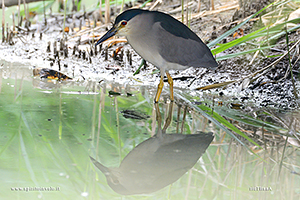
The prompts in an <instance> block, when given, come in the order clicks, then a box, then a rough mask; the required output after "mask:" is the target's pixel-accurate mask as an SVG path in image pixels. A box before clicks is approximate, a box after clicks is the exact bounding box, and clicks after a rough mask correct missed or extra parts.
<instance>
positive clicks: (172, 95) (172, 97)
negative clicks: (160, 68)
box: [166, 72, 174, 101]
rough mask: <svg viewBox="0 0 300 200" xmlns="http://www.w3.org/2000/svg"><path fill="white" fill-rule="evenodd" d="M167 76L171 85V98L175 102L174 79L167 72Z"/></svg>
mask: <svg viewBox="0 0 300 200" xmlns="http://www.w3.org/2000/svg"><path fill="white" fill-rule="evenodd" d="M166 74H167V77H168V83H169V85H170V98H171V101H174V94H173V79H172V77H171V76H170V74H169V72H166Z"/></svg>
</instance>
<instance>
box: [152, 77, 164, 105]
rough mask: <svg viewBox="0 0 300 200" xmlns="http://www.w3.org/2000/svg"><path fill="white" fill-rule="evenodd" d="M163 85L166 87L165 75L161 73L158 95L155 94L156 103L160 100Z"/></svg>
mask: <svg viewBox="0 0 300 200" xmlns="http://www.w3.org/2000/svg"><path fill="white" fill-rule="evenodd" d="M163 87H164V75H161V77H160V81H159V84H158V87H157V92H156V95H155V99H154V102H155V103H157V102H158V100H159V97H160V94H161V92H162V89H163Z"/></svg>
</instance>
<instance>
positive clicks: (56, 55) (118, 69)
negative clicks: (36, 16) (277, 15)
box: [0, 1, 299, 109]
mask: <svg viewBox="0 0 300 200" xmlns="http://www.w3.org/2000/svg"><path fill="white" fill-rule="evenodd" d="M179 3H180V2H179V1H178V2H169V1H164V2H163V4H161V5H159V6H158V7H156V9H158V10H161V11H165V12H169V13H172V15H173V16H174V17H176V18H178V17H179V18H180V16H181V12H180V10H179V11H177V12H173V10H174V9H178V8H180V4H179ZM264 5H266V2H264V3H260V2H257V3H253V4H251V5H245V8H243V9H240V10H239V11H237V10H236V9H229V10H227V11H226V12H220V13H218V14H210V15H203V16H201V17H194V18H192V20H191V21H190V25H191V29H192V30H193V31H195V32H196V33H197V34H198V35H199V36H200V37H201V38H202V39H203V41H205V42H208V41H211V40H213V39H214V38H215V37H218V36H219V35H221V34H223V33H224V32H225V31H227V30H229V29H230V28H231V27H232V26H234V25H235V24H236V23H232V22H235V21H238V20H239V19H242V18H243V17H244V15H246V16H248V15H249V14H252V13H255V12H256V11H257V10H259V9H261V8H262V7H263V6H264ZM189 6H190V8H192V9H197V5H196V4H191V5H189ZM127 7H130V5H127ZM149 7H150V6H148V7H147V8H149ZM206 7H207V5H206ZM203 9H206V8H205V7H203ZM245 10H246V11H245ZM112 11H115V9H114V8H112ZM115 13H116V12H112V14H115ZM114 17H115V15H113V16H112V19H114ZM96 18H97V11H91V12H85V13H80V12H78V13H74V14H68V15H67V18H66V21H65V27H66V28H65V29H63V27H64V17H63V15H51V16H49V17H48V18H47V20H46V21H47V24H45V20H41V21H38V22H37V23H36V24H32V25H31V26H30V28H25V27H24V28H23V27H22V26H20V27H16V29H17V32H16V34H15V36H14V37H13V39H12V42H7V43H4V44H3V45H2V46H1V47H0V49H1V52H2V55H1V58H2V59H5V60H7V61H10V62H15V61H20V60H22V62H24V63H30V65H31V66H32V68H50V69H54V70H57V71H60V72H62V73H64V74H66V75H67V76H69V77H72V78H73V81H77V82H80V81H95V82H98V83H101V82H103V81H105V80H109V81H116V82H119V83H121V84H124V85H126V84H130V85H149V86H156V85H157V84H158V82H159V73H158V71H157V69H156V68H155V67H154V66H153V65H151V64H150V63H147V65H145V66H143V67H142V68H141V70H140V72H139V74H136V75H133V74H134V73H135V72H136V70H137V69H138V67H139V66H140V65H141V63H142V59H141V57H140V56H139V55H137V54H136V53H135V52H134V51H133V50H132V49H131V47H130V45H128V44H127V43H126V42H120V43H119V42H118V41H117V42H115V43H116V44H112V43H110V42H111V41H107V42H106V43H104V44H103V45H102V46H101V47H97V48H95V46H94V44H95V41H96V40H97V39H98V38H99V37H100V36H102V35H103V34H104V33H105V31H106V30H107V28H108V27H110V25H108V26H107V25H103V24H101V23H99V22H98V23H97V24H95V22H96ZM254 23H255V22H249V23H247V24H246V26H245V27H243V31H244V34H247V33H248V32H250V31H251V30H252V26H253V24H254ZM94 27H96V28H94ZM67 28H68V29H67ZM64 31H65V33H63V32H64ZM296 38H299V32H294V33H292V34H290V40H291V41H292V40H296ZM232 39H233V37H232V36H230V37H228V39H226V41H223V42H224V43H226V42H228V41H231V40H232ZM283 41H284V37H282V38H281V39H280V40H279V41H278V42H277V44H278V45H276V46H275V47H274V48H273V49H274V50H273V51H274V53H276V52H278V51H283V52H284V51H286V50H287V48H286V46H285V45H284V44H283V43H282V42H283ZM247 48H248V47H245V46H238V47H234V48H231V49H229V50H226V51H225V52H224V53H222V54H223V55H224V54H228V53H234V52H239V51H244V50H247ZM116 51H117V53H116ZM271 55H272V54H271ZM217 56H218V55H217ZM252 57H253V54H248V55H246V56H242V57H236V58H231V59H228V60H222V61H219V62H218V63H219V68H218V69H217V70H215V71H206V70H204V69H201V68H199V69H194V68H190V69H187V70H184V71H171V73H170V74H171V75H172V77H174V84H175V88H176V89H177V92H179V93H180V92H187V93H189V94H190V95H194V96H200V97H201V96H203V93H211V94H214V95H216V96H217V98H220V100H222V98H223V97H224V96H229V97H232V98H233V100H235V101H236V100H237V99H238V100H239V101H240V102H251V103H255V104H256V105H257V106H271V107H276V108H283V109H293V108H297V107H298V100H297V99H296V98H295V95H294V88H293V87H292V86H291V85H292V81H291V76H290V73H287V76H286V78H284V77H285V74H286V71H287V70H288V68H289V65H288V63H289V60H288V59H282V60H281V61H280V62H279V63H278V64H277V65H276V66H275V67H273V68H272V69H271V70H270V71H269V72H268V73H266V74H265V75H264V76H260V77H259V78H258V79H257V80H255V81H254V82H252V83H250V84H249V86H248V87H247V88H242V89H241V83H235V84H231V85H229V86H227V87H226V88H217V89H211V90H210V91H204V92H203V91H195V90H194V89H195V88H198V87H201V86H206V85H210V84H215V83H221V82H226V81H231V80H236V79H240V78H241V77H243V76H246V75H248V74H249V73H253V72H255V71H256V70H258V69H261V68H263V67H264V66H266V65H268V64H269V63H271V62H273V61H274V59H276V58H263V56H259V57H258V58H257V59H255V60H254V61H253V62H252V63H251V65H249V63H250V62H251V61H252ZM294 64H295V66H296V67H295V68H293V72H294V76H295V78H296V80H298V78H297V76H298V67H299V61H297V63H294ZM165 87H167V84H165ZM296 87H297V88H299V81H296ZM154 91H155V87H154Z"/></svg>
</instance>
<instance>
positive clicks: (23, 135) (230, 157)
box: [0, 62, 300, 199]
mask: <svg viewBox="0 0 300 200" xmlns="http://www.w3.org/2000/svg"><path fill="white" fill-rule="evenodd" d="M1 64H2V68H1V69H0V127H1V134H0V176H1V181H0V183H1V186H2V187H1V189H0V192H1V198H2V199H38V198H40V199H54V198H55V199H242V198H245V199H299V196H300V190H299V187H298V186H299V184H300V178H299V174H298V173H299V172H300V170H299V165H300V163H299V159H297V158H298V157H299V148H297V147H295V146H291V145H285V144H284V142H282V141H281V142H280V140H278V141H277V140H276V137H277V136H276V137H275V135H273V137H275V139H274V142H273V143H271V142H268V143H266V144H265V145H266V146H263V148H264V149H262V150H258V151H257V152H256V153H257V156H256V155H253V153H251V152H250V151H249V150H248V149H246V147H244V146H242V145H241V144H240V143H238V142H237V141H236V140H235V139H233V138H232V137H231V136H229V135H228V134H226V133H225V132H224V131H222V129H220V127H218V126H216V125H215V124H214V123H209V121H208V120H207V118H206V117H204V116H202V115H200V114H199V113H198V112H195V111H193V110H192V109H190V108H189V109H188V110H187V112H186V113H187V115H186V117H184V110H185V109H184V108H185V106H184V105H183V106H179V105H178V104H175V105H174V111H173V113H172V118H173V120H172V122H171V124H170V126H169V127H168V129H167V133H170V134H171V133H176V132H181V130H182V132H183V133H184V134H195V133H197V131H205V132H209V131H211V132H213V133H214V135H215V138H214V140H213V142H212V144H211V145H210V146H209V147H208V149H207V150H206V153H204V155H203V156H202V157H201V159H200V160H199V161H198V162H197V163H196V164H195V165H194V166H193V168H192V169H190V170H188V169H187V170H188V172H187V173H185V174H184V175H183V176H182V177H181V178H179V180H177V181H175V182H174V183H173V184H171V185H169V186H166V187H164V188H162V189H161V190H158V191H157V192H154V193H150V194H141V195H129V196H122V195H119V194H118V193H116V192H115V191H113V190H112V188H111V187H110V186H109V185H108V184H107V181H106V178H105V175H104V174H103V173H102V172H101V171H100V170H99V169H97V168H96V167H95V166H94V165H93V163H92V162H91V160H90V158H89V156H92V157H93V158H95V159H96V160H97V161H99V162H101V163H102V164H103V165H105V166H107V167H110V168H111V167H118V166H119V165H120V163H121V162H122V160H123V159H124V158H125V156H126V155H127V154H128V153H129V152H130V151H132V150H133V149H134V147H136V146H137V145H138V144H140V143H141V142H143V141H145V140H146V139H148V138H150V137H151V135H154V134H155V133H156V132H157V130H158V125H157V123H156V120H155V110H154V105H153V103H152V99H153V93H152V92H149V91H151V90H149V89H147V88H144V87H142V86H141V87H133V86H126V87H124V86H122V85H119V84H117V83H110V82H102V83H100V84H99V83H87V82H84V83H81V84H80V83H74V82H72V81H71V82H67V83H58V82H53V81H47V80H40V79H39V78H33V77H32V75H31V73H32V70H31V69H30V68H29V67H28V66H24V65H22V64H20V63H7V62H1ZM108 91H116V92H120V93H121V94H122V95H120V96H115V97H111V96H109V95H108ZM127 93H130V94H133V95H132V96H127ZM168 105H169V104H168V103H163V101H162V102H160V113H161V117H162V120H163V121H165V119H166V118H167V113H168ZM179 107H180V110H179ZM216 108H217V106H216ZM128 109H129V110H135V111H138V112H140V113H143V114H144V115H145V116H147V115H148V116H149V117H148V118H145V119H131V118H126V117H124V115H123V114H122V112H121V111H124V110H128ZM178 110H179V118H177V116H178ZM183 118H185V119H184V120H183ZM182 127H183V128H182ZM265 137H267V135H266V136H265ZM276 141H277V142H276ZM272 144H273V145H272ZM253 146H254V145H252V144H251V143H250V144H248V147H249V148H251V147H253ZM149 148H152V147H149ZM256 149H257V148H256ZM149 151H150V149H149ZM145 155H147V151H146V154H145ZM145 178H146V177H145ZM262 190H267V191H262Z"/></svg>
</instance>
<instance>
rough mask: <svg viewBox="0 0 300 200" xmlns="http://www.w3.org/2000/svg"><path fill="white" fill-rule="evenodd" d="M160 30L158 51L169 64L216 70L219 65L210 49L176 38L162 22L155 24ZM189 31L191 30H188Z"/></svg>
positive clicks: (200, 44) (158, 32)
mask: <svg viewBox="0 0 300 200" xmlns="http://www.w3.org/2000/svg"><path fill="white" fill-rule="evenodd" d="M155 26H156V27H157V29H156V30H158V31H157V32H156V33H157V34H156V37H158V38H159V39H158V41H159V42H158V44H157V45H158V49H159V53H160V55H161V56H162V57H163V58H164V59H165V60H167V61H168V62H172V63H177V64H180V65H183V66H189V67H205V68H209V69H215V68H216V67H217V66H218V64H217V62H216V61H215V59H214V57H213V55H212V53H211V51H210V49H209V48H208V47H207V46H206V45H205V44H204V43H203V42H202V41H201V39H200V38H199V40H198V41H197V40H194V39H187V38H184V37H180V36H176V35H173V34H171V33H170V32H168V31H167V30H165V29H164V28H163V27H162V26H161V24H160V22H157V23H155ZM188 31H189V30H188Z"/></svg>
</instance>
